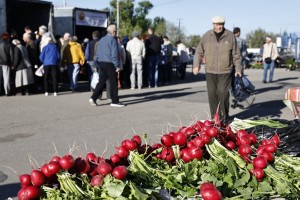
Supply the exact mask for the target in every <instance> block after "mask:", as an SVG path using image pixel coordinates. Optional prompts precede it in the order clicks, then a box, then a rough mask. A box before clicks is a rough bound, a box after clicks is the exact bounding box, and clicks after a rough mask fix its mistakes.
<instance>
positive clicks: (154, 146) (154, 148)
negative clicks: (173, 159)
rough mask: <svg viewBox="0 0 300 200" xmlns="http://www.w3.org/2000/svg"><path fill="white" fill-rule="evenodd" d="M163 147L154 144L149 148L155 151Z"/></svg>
mask: <svg viewBox="0 0 300 200" xmlns="http://www.w3.org/2000/svg"><path fill="white" fill-rule="evenodd" d="M162 147H163V146H162V145H161V144H160V143H156V144H153V145H152V146H151V148H152V149H153V150H156V149H159V148H162Z"/></svg>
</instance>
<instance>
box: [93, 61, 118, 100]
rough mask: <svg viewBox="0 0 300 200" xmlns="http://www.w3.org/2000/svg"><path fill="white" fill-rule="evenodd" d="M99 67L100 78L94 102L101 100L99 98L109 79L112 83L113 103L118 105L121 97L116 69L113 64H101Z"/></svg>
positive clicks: (94, 93)
mask: <svg viewBox="0 0 300 200" xmlns="http://www.w3.org/2000/svg"><path fill="white" fill-rule="evenodd" d="M99 65H100V67H99V69H100V78H99V82H98V84H97V85H96V88H95V90H94V92H93V95H92V97H91V98H92V99H93V100H94V101H96V100H97V99H98V98H99V96H100V95H101V94H102V92H103V89H104V86H105V82H106V80H107V79H108V81H109V82H110V95H111V101H112V103H113V104H118V103H119V97H118V82H117V81H118V80H117V72H116V67H115V66H114V65H113V64H112V63H108V62H100V63H99Z"/></svg>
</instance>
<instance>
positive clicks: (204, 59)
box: [193, 16, 242, 123]
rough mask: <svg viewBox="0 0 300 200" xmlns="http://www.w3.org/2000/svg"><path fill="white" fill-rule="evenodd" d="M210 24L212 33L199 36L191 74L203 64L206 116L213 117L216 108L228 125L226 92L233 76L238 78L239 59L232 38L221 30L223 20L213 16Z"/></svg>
mask: <svg viewBox="0 0 300 200" xmlns="http://www.w3.org/2000/svg"><path fill="white" fill-rule="evenodd" d="M212 23H213V29H212V30H209V31H207V32H206V33H205V34H204V35H203V37H202V38H201V42H200V43H199V45H198V47H197V49H196V53H195V57H194V68H193V73H194V74H198V73H199V71H200V66H201V63H202V64H205V72H206V84H207V92H208V100H209V106H210V113H211V115H212V116H214V115H215V114H216V112H217V110H218V106H219V113H218V114H219V117H220V120H223V121H224V122H225V123H228V122H229V90H230V88H231V82H232V78H233V76H241V74H242V64H241V63H242V57H241V52H240V49H239V47H238V45H237V42H236V39H235V36H234V34H233V33H232V32H231V31H229V30H227V29H225V28H224V24H225V18H224V17H221V16H215V17H213V18H212ZM234 66H235V67H234ZM234 68H235V69H234Z"/></svg>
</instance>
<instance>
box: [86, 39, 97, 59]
mask: <svg viewBox="0 0 300 200" xmlns="http://www.w3.org/2000/svg"><path fill="white" fill-rule="evenodd" d="M98 41H99V39H94V40H92V41H89V42H88V43H87V46H86V49H85V58H86V60H87V61H93V60H94V55H95V44H96V43H97V42H98Z"/></svg>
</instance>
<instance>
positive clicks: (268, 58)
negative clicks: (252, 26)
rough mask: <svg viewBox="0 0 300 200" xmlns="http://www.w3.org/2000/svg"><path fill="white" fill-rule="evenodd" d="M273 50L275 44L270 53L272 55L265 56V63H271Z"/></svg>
mask: <svg viewBox="0 0 300 200" xmlns="http://www.w3.org/2000/svg"><path fill="white" fill-rule="evenodd" d="M272 50H273V44H272V47H271V53H270V57H266V58H265V63H267V64H270V63H271V62H272V59H271V56H272Z"/></svg>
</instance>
